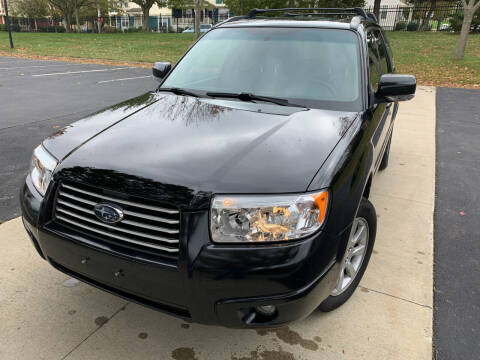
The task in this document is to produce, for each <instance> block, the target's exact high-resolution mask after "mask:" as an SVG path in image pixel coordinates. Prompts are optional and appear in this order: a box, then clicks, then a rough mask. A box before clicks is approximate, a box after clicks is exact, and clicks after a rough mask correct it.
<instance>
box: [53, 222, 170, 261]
mask: <svg viewBox="0 0 480 360" xmlns="http://www.w3.org/2000/svg"><path fill="white" fill-rule="evenodd" d="M57 219H60V220H62V221H65V222H67V223H70V224H73V225H75V226H78V227H81V228H84V229H87V230H90V231H94V232H97V233H99V234H102V235H105V236H109V237H112V238H115V239H119V240H122V241H125V242H128V243H132V244H136V245H141V246H146V247H150V248H152V249H157V250H162V251H167V252H171V253H176V252H178V249H176V248H168V247H165V246H161V245H156V244H151V243H145V242H143V241H136V240H132V239H129V238H126V237H123V236H120V235H117V234H111V233H108V232H106V231H101V230H98V229H95V228H93V227H90V226H87V225H84V224H80V223H78V222H76V221H72V220H70V219H68V218H65V217H63V216H61V215H57Z"/></svg>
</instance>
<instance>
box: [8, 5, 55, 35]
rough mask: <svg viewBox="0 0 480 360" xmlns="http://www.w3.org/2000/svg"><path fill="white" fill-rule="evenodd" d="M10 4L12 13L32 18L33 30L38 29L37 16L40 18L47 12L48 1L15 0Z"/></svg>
mask: <svg viewBox="0 0 480 360" xmlns="http://www.w3.org/2000/svg"><path fill="white" fill-rule="evenodd" d="M12 5H13V6H12V13H13V14H14V15H16V16H23V17H26V18H27V19H34V21H35V30H38V26H37V18H42V17H45V16H47V15H48V14H49V7H48V2H47V1H46V0H17V1H15V2H13V3H12Z"/></svg>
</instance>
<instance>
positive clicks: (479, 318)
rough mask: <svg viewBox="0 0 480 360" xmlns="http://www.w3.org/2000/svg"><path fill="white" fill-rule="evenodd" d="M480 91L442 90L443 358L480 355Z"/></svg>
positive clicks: (439, 250)
mask: <svg viewBox="0 0 480 360" xmlns="http://www.w3.org/2000/svg"><path fill="white" fill-rule="evenodd" d="M479 101H480V91H479V90H463V89H448V88H440V89H438V92H437V184H436V185H437V186H436V205H435V293H434V298H435V302H434V304H435V322H434V334H435V338H434V345H435V352H436V355H437V359H438V360H450V359H478V358H479V357H480V342H479V341H478V339H479V337H480V228H479V220H480V105H479Z"/></svg>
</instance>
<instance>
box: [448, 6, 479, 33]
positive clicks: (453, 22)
mask: <svg viewBox="0 0 480 360" xmlns="http://www.w3.org/2000/svg"><path fill="white" fill-rule="evenodd" d="M462 24H463V13H461V12H460V13H456V14H455V15H453V16H452V17H451V18H450V29H451V30H453V31H455V32H460V30H462ZM470 31H480V11H477V12H475V15H474V16H473V19H472V25H471V26H470Z"/></svg>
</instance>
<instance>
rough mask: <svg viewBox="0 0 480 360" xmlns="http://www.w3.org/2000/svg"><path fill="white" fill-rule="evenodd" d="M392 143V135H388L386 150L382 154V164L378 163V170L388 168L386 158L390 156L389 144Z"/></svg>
mask: <svg viewBox="0 0 480 360" xmlns="http://www.w3.org/2000/svg"><path fill="white" fill-rule="evenodd" d="M391 143H392V135H390V139H389V140H388V144H387V148H386V149H385V153H384V154H383V158H382V162H381V163H380V167H379V168H378V170H385V169H386V168H387V167H388V158H389V156H390V144H391Z"/></svg>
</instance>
